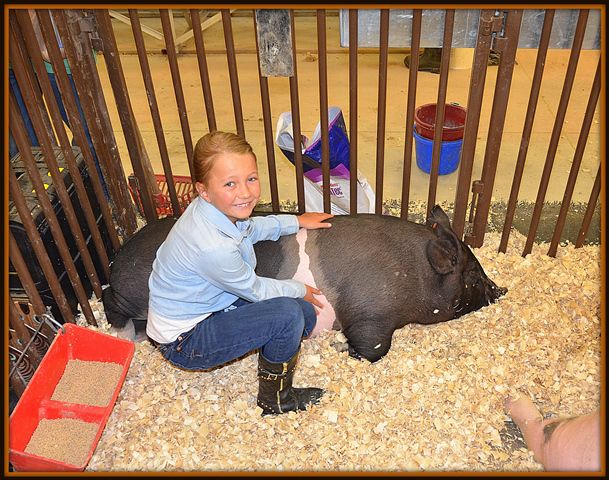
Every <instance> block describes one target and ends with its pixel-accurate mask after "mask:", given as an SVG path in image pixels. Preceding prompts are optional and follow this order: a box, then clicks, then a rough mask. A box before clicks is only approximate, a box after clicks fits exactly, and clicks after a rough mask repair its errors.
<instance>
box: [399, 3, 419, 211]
mask: <svg viewBox="0 0 609 480" xmlns="http://www.w3.org/2000/svg"><path fill="white" fill-rule="evenodd" d="M422 18H423V11H422V10H419V9H417V10H414V11H413V13H412V38H411V41H410V45H411V48H410V71H409V72H408V103H407V105H406V127H405V138H404V171H403V174H402V206H401V209H400V218H402V219H404V220H408V206H409V203H410V177H411V169H412V144H413V139H414V137H413V131H414V111H415V107H416V102H417V77H418V75H417V72H418V70H419V48H420V46H421V20H422Z"/></svg>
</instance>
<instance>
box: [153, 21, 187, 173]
mask: <svg viewBox="0 0 609 480" xmlns="http://www.w3.org/2000/svg"><path fill="white" fill-rule="evenodd" d="M159 12H160V15H161V23H162V26H163V35H164V36H165V45H166V47H167V59H168V60H169V69H170V71H171V80H172V82H173V90H174V92H175V97H176V102H177V104H178V113H179V116H180V126H181V127H182V137H183V138H184V147H185V149H186V158H187V160H188V168H189V170H190V176H191V178H192V179H193V181H194V180H195V176H194V164H193V161H194V158H193V152H194V148H193V143H192V134H191V132H190V125H189V124H188V112H187V110H186V102H185V100H184V90H183V88H182V80H181V79H180V68H179V66H178V58H177V55H176V46H175V43H174V40H173V32H172V29H171V21H170V18H169V12H168V11H167V9H160V10H159Z"/></svg>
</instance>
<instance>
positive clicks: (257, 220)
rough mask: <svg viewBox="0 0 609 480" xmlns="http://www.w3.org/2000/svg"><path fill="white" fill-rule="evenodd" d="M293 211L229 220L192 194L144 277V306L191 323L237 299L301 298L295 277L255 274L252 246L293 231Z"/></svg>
mask: <svg viewBox="0 0 609 480" xmlns="http://www.w3.org/2000/svg"><path fill="white" fill-rule="evenodd" d="M298 228H299V225H298V218H297V217H296V216H295V215H287V214H284V215H268V216H262V217H252V218H250V219H248V220H244V221H237V222H236V224H233V223H232V222H231V221H230V220H229V219H228V217H227V216H226V215H224V214H223V213H222V212H221V211H220V210H218V209H217V208H216V207H214V206H213V205H212V204H210V203H208V202H207V201H205V200H204V199H203V198H201V197H197V198H195V199H194V200H193V201H192V202H191V203H190V205H189V206H188V207H187V208H186V210H185V211H184V213H183V214H182V216H181V217H180V218H179V219H178V221H177V222H176V223H175V225H174V226H173V228H172V229H171V231H170V232H169V235H168V236H167V238H166V239H165V241H164V242H163V244H162V245H161V246H160V247H159V249H158V251H157V253H156V258H155V260H154V262H153V264H152V273H151V275H150V279H149V281H148V286H149V288H150V299H149V308H150V309H152V311H153V312H154V313H155V314H157V315H159V316H161V317H164V318H166V319H171V320H185V321H186V323H189V322H188V321H189V320H190V321H192V319H194V318H201V317H203V318H204V317H205V316H207V315H209V314H211V313H214V312H218V311H221V310H224V309H225V308H227V307H228V306H230V305H231V304H232V303H234V302H235V301H236V300H237V298H239V297H240V298H243V299H245V300H248V301H252V302H255V301H260V300H266V299H268V298H275V297H292V298H302V297H304V296H305V294H306V287H305V286H304V284H303V283H301V282H299V281H297V280H275V279H272V278H266V277H260V276H258V275H256V273H255V272H254V269H255V268H256V255H255V253H254V246H253V244H254V243H256V242H259V241H261V240H277V239H278V238H279V237H280V236H282V235H288V234H293V233H296V232H297V231H298Z"/></svg>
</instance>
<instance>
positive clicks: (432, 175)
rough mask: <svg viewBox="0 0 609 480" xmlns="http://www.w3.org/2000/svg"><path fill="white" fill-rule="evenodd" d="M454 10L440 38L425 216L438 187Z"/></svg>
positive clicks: (445, 21)
mask: <svg viewBox="0 0 609 480" xmlns="http://www.w3.org/2000/svg"><path fill="white" fill-rule="evenodd" d="M454 24H455V11H454V10H452V9H451V10H446V13H445V17H444V36H443V39H442V57H441V59H440V83H439V85H438V101H437V102H436V118H435V121H434V134H433V145H432V148H431V170H430V172H429V191H428V194H427V217H429V215H430V213H431V209H432V208H433V206H434V205H435V203H436V191H437V188H438V173H439V170H440V150H441V147H442V135H443V134H444V116H445V110H446V88H447V85H448V67H449V62H450V50H451V48H452V38H453V27H454Z"/></svg>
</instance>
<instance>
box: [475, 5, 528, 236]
mask: <svg viewBox="0 0 609 480" xmlns="http://www.w3.org/2000/svg"><path fill="white" fill-rule="evenodd" d="M522 13H523V10H510V11H509V12H508V14H507V19H506V23H505V35H504V38H502V39H500V40H498V39H496V49H497V50H499V51H500V52H501V59H500V61H499V70H498V72H497V83H496V87H495V96H494V97H493V106H492V108H491V121H490V124H489V134H488V140H487V143H486V150H485V152H484V165H483V167H482V184H483V189H482V192H481V193H480V197H479V199H478V204H477V206H476V216H475V218H474V232H473V238H472V241H473V244H472V246H474V247H480V246H482V243H483V242H484V233H485V230H486V225H487V222H488V212H489V210H490V205H491V197H492V193H493V185H494V182H495V174H496V172H497V162H498V160H499V148H500V147H501V137H502V136H503V126H504V124H505V112H506V110H507V104H508V99H509V95H510V86H511V84H512V74H513V72H514V60H515V58H516V48H517V47H518V37H519V34H520V23H521V21H522Z"/></svg>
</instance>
